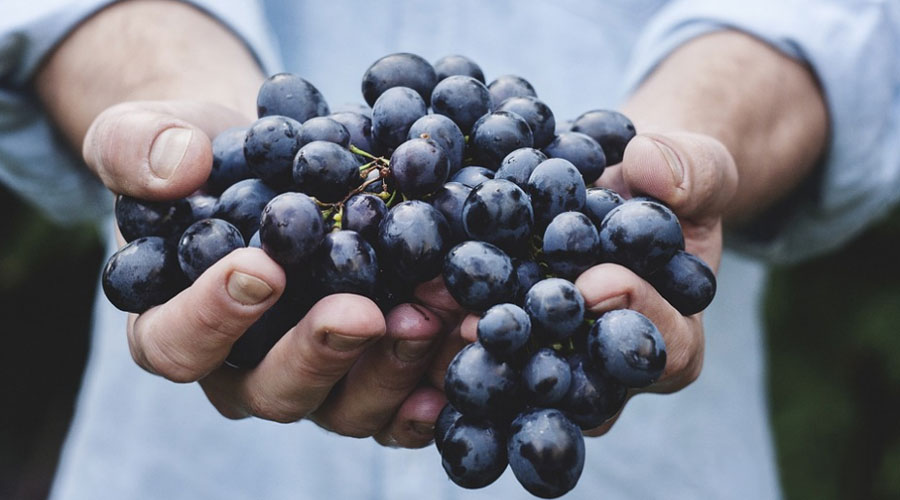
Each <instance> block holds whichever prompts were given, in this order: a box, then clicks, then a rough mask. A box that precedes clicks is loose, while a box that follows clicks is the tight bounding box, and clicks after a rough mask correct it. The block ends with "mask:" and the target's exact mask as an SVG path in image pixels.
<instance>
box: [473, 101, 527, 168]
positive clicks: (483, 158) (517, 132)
mask: <svg viewBox="0 0 900 500" xmlns="http://www.w3.org/2000/svg"><path fill="white" fill-rule="evenodd" d="M533 144H534V138H533V136H532V134H531V128H529V127H528V122H526V121H525V120H524V119H523V118H522V117H521V116H519V115H517V114H515V113H511V112H508V111H495V112H493V113H490V114H487V115H484V116H482V117H481V118H479V119H478V121H476V122H475V125H473V126H472V135H471V136H470V137H469V150H470V152H471V153H472V158H473V160H474V161H476V162H477V163H479V164H480V165H483V166H485V167H487V168H489V169H491V170H497V168H499V167H500V162H501V161H503V158H506V155H508V154H509V153H511V152H513V151H515V150H516V149H519V148H526V147H531V146H532V145H533Z"/></svg>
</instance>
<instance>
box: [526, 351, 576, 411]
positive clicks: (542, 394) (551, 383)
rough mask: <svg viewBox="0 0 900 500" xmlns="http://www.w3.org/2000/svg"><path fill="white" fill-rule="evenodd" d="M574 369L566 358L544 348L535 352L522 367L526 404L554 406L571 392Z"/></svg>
mask: <svg viewBox="0 0 900 500" xmlns="http://www.w3.org/2000/svg"><path fill="white" fill-rule="evenodd" d="M571 382H572V369H571V368H569V363H568V361H566V359H565V358H563V357H562V356H560V355H559V353H557V352H556V351H554V350H553V349H550V348H547V347H544V348H543V349H540V350H538V351H537V352H535V353H534V354H533V355H532V356H531V358H529V359H528V361H527V362H526V363H525V366H523V367H522V390H523V393H524V395H525V402H526V403H527V404H529V405H532V406H539V407H544V408H546V407H549V406H554V405H556V404H557V403H559V402H560V401H562V399H563V398H564V397H565V396H566V393H568V392H569V384H570V383H571Z"/></svg>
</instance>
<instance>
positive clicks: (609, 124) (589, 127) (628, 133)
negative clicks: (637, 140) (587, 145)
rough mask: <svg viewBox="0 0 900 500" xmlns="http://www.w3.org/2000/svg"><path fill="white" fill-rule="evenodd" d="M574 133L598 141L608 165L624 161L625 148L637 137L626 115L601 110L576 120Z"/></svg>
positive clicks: (593, 111)
mask: <svg viewBox="0 0 900 500" xmlns="http://www.w3.org/2000/svg"><path fill="white" fill-rule="evenodd" d="M572 131H573V132H581V133H583V134H587V135H589V136H590V137H591V138H592V139H594V140H595V141H597V142H598V143H599V144H600V146H601V147H602V148H603V152H604V153H605V154H606V163H607V164H608V165H615V164H616V163H619V162H621V161H622V157H623V155H624V153H625V146H627V145H628V141H630V140H631V139H632V138H633V137H634V136H635V130H634V124H632V123H631V120H629V119H628V118H627V117H626V116H625V115H623V114H622V113H619V112H616V111H609V110H600V109H598V110H592V111H587V112H585V113H583V114H582V115H581V116H579V117H578V118H576V119H575V121H574V122H573V123H572Z"/></svg>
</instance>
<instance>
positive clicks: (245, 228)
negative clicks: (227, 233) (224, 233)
mask: <svg viewBox="0 0 900 500" xmlns="http://www.w3.org/2000/svg"><path fill="white" fill-rule="evenodd" d="M275 194H276V193H275V191H273V190H272V188H270V187H269V186H267V185H266V184H265V183H264V182H263V181H261V180H259V179H244V180H242V181H238V182H236V183H235V184H232V185H231V186H230V187H229V188H228V189H226V190H225V191H224V192H222V195H221V196H219V201H217V202H216V209H215V211H213V216H214V217H216V218H217V219H223V220H226V221H228V222H230V223H232V224H234V226H235V227H236V228H238V229H239V230H240V231H241V234H243V235H244V240H245V241H249V240H250V238H251V237H252V236H253V233H255V232H256V231H258V230H259V219H260V217H262V211H263V208H265V207H266V204H267V203H269V201H270V200H271V199H272V198H274V197H275Z"/></svg>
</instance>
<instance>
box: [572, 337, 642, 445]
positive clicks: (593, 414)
mask: <svg viewBox="0 0 900 500" xmlns="http://www.w3.org/2000/svg"><path fill="white" fill-rule="evenodd" d="M569 368H570V369H571V371H572V382H571V383H570V384H569V392H568V393H566V397H565V398H564V399H563V402H562V405H561V409H562V410H563V411H565V412H566V415H567V416H568V417H569V418H570V419H571V420H572V421H573V422H575V423H576V424H578V426H579V427H581V428H582V429H584V430H588V429H594V428H596V427H599V426H600V425H601V424H602V423H604V422H606V421H607V420H609V419H610V418H612V417H613V416H614V415H615V414H616V413H618V412H619V410H621V409H622V406H624V405H625V397H626V395H627V390H626V389H625V386H624V385H622V384H620V383H618V382H616V381H615V380H614V379H613V378H612V377H610V376H609V375H606V373H605V372H603V371H601V370H600V369H598V368H597V367H595V366H593V365H592V364H591V362H590V360H589V359H588V357H587V355H586V354H580V353H576V354H573V355H571V356H569Z"/></svg>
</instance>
